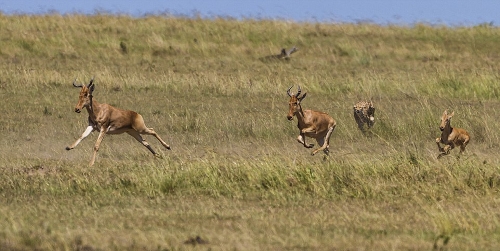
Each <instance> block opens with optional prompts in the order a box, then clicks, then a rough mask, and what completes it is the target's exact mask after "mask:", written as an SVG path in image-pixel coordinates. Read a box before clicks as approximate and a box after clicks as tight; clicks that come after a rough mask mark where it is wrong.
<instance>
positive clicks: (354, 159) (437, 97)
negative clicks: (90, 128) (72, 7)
mask: <svg viewBox="0 0 500 251" xmlns="http://www.w3.org/2000/svg"><path fill="white" fill-rule="evenodd" d="M0 26H1V27H4V28H3V29H2V30H0V37H2V39H0V58H1V59H2V61H3V62H4V63H3V64H1V65H0V76H1V77H0V99H1V100H2V105H1V106H0V112H1V114H2V116H1V117H0V125H1V127H0V136H1V137H2V140H1V141H0V151H1V152H2V154H1V155H0V163H1V164H0V226H1V227H0V229H1V230H0V249H2V250H192V249H195V250H198V249H201V250H205V249H207V250H208V249H212V250H332V249H333V250H335V249H339V250H354V249H356V250H422V249H425V250H431V249H434V250H496V249H498V246H499V245H500V243H499V242H498V241H497V240H498V239H500V238H498V237H499V236H500V231H499V229H500V228H499V226H500V218H499V217H498V214H497V213H496V212H497V211H498V210H497V209H498V208H499V207H500V200H499V199H498V195H499V188H500V176H499V175H498V173H499V167H500V158H499V157H498V150H497V148H498V146H499V143H498V142H499V133H498V128H499V126H500V124H499V123H498V122H497V119H496V118H497V117H498V116H499V115H500V114H499V112H498V111H499V110H500V103H499V94H500V90H499V87H498V85H497V83H496V81H497V79H498V70H497V69H498V68H499V63H498V60H497V59H498V57H499V55H500V49H499V48H498V46H496V45H497V44H498V40H499V38H500V30H499V29H498V28H497V27H492V26H486V25H482V26H477V27H453V28H450V27H442V26H436V27H433V26H427V25H420V24H418V25H414V26H411V27H400V26H378V25H373V24H313V23H293V22H287V21H270V20H243V21H237V20H230V19H222V18H221V19H212V20H205V19H184V18H174V17H168V16H147V17H143V18H131V17H127V16H108V15H102V14H96V15H90V16H85V15H64V16H60V15H57V14H53V15H41V16H29V15H12V16H7V15H0ZM294 45H295V46H297V47H298V48H299V51H298V52H296V53H294V54H293V55H292V56H291V58H290V60H283V61H261V60H259V58H261V57H265V56H268V55H272V54H277V53H279V50H280V49H281V48H282V47H286V48H290V47H292V46H294ZM92 76H95V79H96V82H95V83H96V90H95V93H94V98H95V99H96V100H98V101H99V102H105V103H109V104H112V105H115V106H117V107H120V108H124V109H133V110H135V111H137V112H139V113H141V114H142V115H143V117H144V119H145V121H146V124H147V125H148V126H149V127H153V128H155V130H156V131H157V132H158V133H159V134H160V136H161V137H162V138H163V139H164V140H165V141H166V142H167V143H169V144H170V145H171V146H172V149H173V150H172V151H165V150H164V149H163V148H162V147H161V145H160V144H159V142H157V141H156V139H154V138H153V137H147V136H146V140H148V142H149V143H150V144H151V145H152V147H153V148H154V149H155V150H156V151H158V152H160V153H161V155H162V158H154V157H152V156H151V155H150V153H149V152H148V151H147V149H146V148H144V147H143V146H141V145H140V144H138V143H137V142H135V140H134V139H133V138H131V137H129V136H127V135H119V136H106V137H105V139H104V141H103V144H102V145H101V148H100V151H99V153H98V157H97V160H96V164H95V165H94V166H93V167H88V166H87V165H88V162H89V160H90V157H91V154H92V148H93V144H94V142H95V139H96V138H97V134H92V135H91V136H89V137H88V138H87V139H85V140H84V141H82V142H81V143H80V145H78V146H77V147H76V148H75V149H74V150H72V151H69V152H68V151H65V150H64V148H65V147H66V146H67V145H69V144H71V143H72V142H73V141H74V140H75V139H76V138H77V137H78V136H79V135H80V134H81V133H82V132H83V130H84V128H85V127H86V116H87V115H86V114H83V113H82V114H76V113H74V112H73V108H74V105H75V104H76V101H77V98H78V89H76V88H73V87H72V86H71V83H72V81H73V80H74V79H75V78H78V81H79V82H87V81H89V80H90V78H91V77H92ZM291 85H295V86H297V85H300V86H301V88H302V90H303V92H308V96H307V98H306V99H305V100H304V102H303V105H304V108H308V109H309V108H310V109H317V110H321V111H325V112H328V113H329V114H331V115H332V116H333V117H334V118H335V119H336V120H337V124H338V126H337V128H336V130H335V132H334V133H333V135H332V140H331V146H330V149H331V151H330V155H329V157H323V155H322V154H320V155H318V156H310V150H309V149H304V148H303V147H302V146H301V145H300V144H298V143H297V142H296V140H295V138H296V136H297V128H296V124H295V123H296V122H289V121H287V120H286V117H285V116H286V113H287V108H288V107H287V102H288V99H287V95H286V90H287V89H288V87H290V86H291ZM362 99H371V100H373V102H374V104H375V107H376V109H377V110H376V123H375V126H374V128H372V130H371V131H370V132H369V133H367V134H366V135H363V134H362V133H361V132H360V131H359V130H358V129H357V126H356V124H355V122H354V119H353V117H352V105H354V104H355V103H356V102H357V101H359V100H362ZM445 109H449V110H450V111H455V116H454V118H453V120H452V126H456V127H461V128H465V129H466V130H468V131H469V132H470V134H471V143H470V144H469V146H468V147H467V149H466V152H465V154H464V155H463V156H461V157H460V158H459V157H458V150H456V149H455V150H454V151H452V153H451V155H450V156H446V157H444V158H441V159H439V160H438V159H437V158H436V157H437V155H438V151H437V146H436V144H435V139H436V137H438V136H439V135H440V131H439V129H438V126H439V118H440V116H441V114H442V112H443V111H444V110H445ZM196 236H199V237H200V238H201V239H202V240H206V241H208V244H199V245H196V244H195V245H192V244H185V243H184V242H185V241H187V240H189V239H190V238H194V237H196Z"/></svg>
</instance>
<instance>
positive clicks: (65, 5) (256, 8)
mask: <svg viewBox="0 0 500 251" xmlns="http://www.w3.org/2000/svg"><path fill="white" fill-rule="evenodd" d="M498 5H500V2H499V1H498V0H470V1H466V0H342V1H341V0H323V1H320V0H309V1H294V0H286V1H285V0H252V1H241V0H240V1H237V0H179V1H172V0H167V1H160V0H149V1H148V0H144V1H138V0H119V1H118V0H86V1H81V0H78V1H77V0H45V1H39V0H38V1H36V0H0V11H1V12H2V13H3V14H4V15H5V14H7V15H10V14H31V15H36V14H47V13H53V12H57V13H60V14H71V13H80V14H96V13H99V12H100V13H112V14H126V15H131V16H136V17H141V16H144V15H151V14H161V15H180V16H195V15H199V16H201V17H205V18H213V17H232V18H237V19H242V18H255V19H260V18H266V19H285V20H291V21H297V22H335V23H343V22H349V23H352V22H354V23H356V22H371V23H377V24H382V25H386V24H396V25H412V24H416V23H426V24H434V25H449V26H474V25H480V24H490V25H494V26H498V25H500V15H499V12H500V7H498Z"/></svg>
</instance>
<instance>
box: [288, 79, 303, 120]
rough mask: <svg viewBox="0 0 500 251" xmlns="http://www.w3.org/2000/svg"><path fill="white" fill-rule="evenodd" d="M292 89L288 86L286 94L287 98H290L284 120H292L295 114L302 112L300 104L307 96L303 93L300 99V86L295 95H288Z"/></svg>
mask: <svg viewBox="0 0 500 251" xmlns="http://www.w3.org/2000/svg"><path fill="white" fill-rule="evenodd" d="M292 87H293V85H292V86H290V88H288V90H287V91H286V93H287V94H288V96H290V101H288V105H289V110H288V115H287V116H286V118H287V119H288V120H292V119H293V116H294V115H295V114H296V113H300V112H302V107H301V106H300V102H301V101H302V100H303V99H304V98H305V97H306V95H307V93H304V95H302V97H300V92H301V90H300V86H298V90H297V94H292V93H290V90H291V89H292Z"/></svg>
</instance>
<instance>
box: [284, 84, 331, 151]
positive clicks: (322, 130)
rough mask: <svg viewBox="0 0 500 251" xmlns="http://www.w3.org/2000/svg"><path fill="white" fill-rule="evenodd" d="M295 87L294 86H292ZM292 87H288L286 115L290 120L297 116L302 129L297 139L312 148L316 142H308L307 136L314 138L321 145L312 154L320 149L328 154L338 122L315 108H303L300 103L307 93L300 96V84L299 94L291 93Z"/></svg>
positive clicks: (298, 125) (299, 126)
mask: <svg viewBox="0 0 500 251" xmlns="http://www.w3.org/2000/svg"><path fill="white" fill-rule="evenodd" d="M292 87H293V86H292ZM292 87H290V88H288V91H287V94H288V96H290V101H289V106H290V109H289V110H288V115H287V116H286V117H287V118H288V120H292V119H293V116H295V117H297V120H298V124H297V127H298V128H299V130H300V134H299V136H298V137H297V141H299V143H301V144H302V145H304V147H306V148H312V147H313V146H314V144H306V138H305V136H307V137H310V138H314V139H316V141H317V142H318V145H319V146H320V147H319V148H318V149H316V150H314V151H313V152H312V155H314V154H316V153H317V152H318V151H321V150H323V152H324V153H325V154H328V151H329V150H328V148H329V146H330V136H331V135H332V132H333V130H334V129H335V126H337V123H336V122H335V120H334V119H333V118H332V117H330V115H328V114H326V113H324V112H319V111H313V110H302V106H301V105H300V103H301V102H302V100H303V99H304V98H305V97H306V94H307V93H304V95H302V96H300V92H301V91H300V86H299V87H298V90H297V94H291V93H290V90H291V89H292Z"/></svg>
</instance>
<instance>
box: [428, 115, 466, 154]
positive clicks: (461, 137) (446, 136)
mask: <svg viewBox="0 0 500 251" xmlns="http://www.w3.org/2000/svg"><path fill="white" fill-rule="evenodd" d="M454 114H455V112H452V113H451V114H448V110H445V111H444V112H443V116H441V125H440V126H439V129H440V130H441V137H439V138H437V139H436V144H437V146H438V149H439V152H440V154H439V156H438V158H440V157H442V156H444V155H447V154H449V153H450V150H451V149H453V148H455V146H460V153H462V152H463V151H465V147H466V146H467V144H468V143H469V139H470V136H469V133H468V132H467V131H465V130H464V129H462V128H453V127H451V125H450V121H451V117H453V115H454ZM440 143H442V144H444V145H445V146H444V148H442V147H441V145H440Z"/></svg>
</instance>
